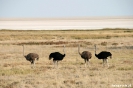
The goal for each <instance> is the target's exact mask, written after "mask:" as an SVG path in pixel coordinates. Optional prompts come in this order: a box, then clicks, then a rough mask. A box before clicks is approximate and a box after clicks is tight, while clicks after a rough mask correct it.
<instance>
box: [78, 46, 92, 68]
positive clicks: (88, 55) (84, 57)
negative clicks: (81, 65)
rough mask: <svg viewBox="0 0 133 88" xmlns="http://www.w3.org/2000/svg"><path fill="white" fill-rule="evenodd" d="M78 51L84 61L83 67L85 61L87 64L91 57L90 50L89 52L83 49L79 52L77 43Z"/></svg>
mask: <svg viewBox="0 0 133 88" xmlns="http://www.w3.org/2000/svg"><path fill="white" fill-rule="evenodd" d="M78 53H79V55H80V56H81V57H82V58H83V59H84V61H85V67H86V63H87V65H88V63H89V61H90V59H91V57H92V54H91V52H89V51H83V52H82V53H80V45H79V46H78Z"/></svg>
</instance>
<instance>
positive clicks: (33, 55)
mask: <svg viewBox="0 0 133 88" xmlns="http://www.w3.org/2000/svg"><path fill="white" fill-rule="evenodd" d="M23 56H24V57H25V58H26V60H28V61H30V62H31V68H33V67H34V65H35V60H39V55H38V54H36V53H29V54H27V55H24V45H23Z"/></svg>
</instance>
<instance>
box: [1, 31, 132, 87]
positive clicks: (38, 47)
mask: <svg viewBox="0 0 133 88" xmlns="http://www.w3.org/2000/svg"><path fill="white" fill-rule="evenodd" d="M23 44H24V45H25V54H28V53H30V52H34V53H38V54H39V56H40V58H39V61H36V65H35V68H34V69H31V65H30V62H28V61H26V59H25V58H24V57H23V48H22V45H23ZM78 44H80V45H81V49H80V51H81V52H82V51H85V50H89V51H90V52H91V53H92V54H93V56H92V59H91V61H90V62H91V63H90V66H89V67H86V68H85V67H84V60H83V59H81V57H80V56H79V54H78ZM94 44H97V47H98V50H97V53H99V52H100V51H103V50H107V51H110V52H111V53H112V55H113V57H112V59H109V65H110V67H109V68H108V67H103V65H102V60H98V59H97V58H96V57H95V55H94V54H95V53H94ZM63 45H65V46H66V49H65V50H66V57H65V58H64V60H63V61H61V62H59V67H58V69H55V68H54V65H53V62H52V60H51V61H50V60H49V59H48V56H49V54H50V53H51V52H54V51H59V52H61V53H63ZM0 50H1V51H0V88H118V87H119V88H133V30H128V29H123V30H122V29H104V30H90V31H87V30H84V31H78V30H71V31H21V30H20V31H17V30H15V31H13V30H1V31H0Z"/></svg>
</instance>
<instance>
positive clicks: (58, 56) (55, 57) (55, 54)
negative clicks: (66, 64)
mask: <svg viewBox="0 0 133 88" xmlns="http://www.w3.org/2000/svg"><path fill="white" fill-rule="evenodd" d="M63 52H64V54H61V53H59V52H53V53H51V54H50V55H49V60H51V59H52V58H53V63H54V66H55V64H56V67H58V61H62V60H63V58H64V57H65V46H64V49H63Z"/></svg>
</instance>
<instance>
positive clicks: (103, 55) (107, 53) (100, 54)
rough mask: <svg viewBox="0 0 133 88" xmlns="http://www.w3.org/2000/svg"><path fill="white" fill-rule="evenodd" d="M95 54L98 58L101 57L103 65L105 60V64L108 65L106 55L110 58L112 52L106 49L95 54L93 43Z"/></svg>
mask: <svg viewBox="0 0 133 88" xmlns="http://www.w3.org/2000/svg"><path fill="white" fill-rule="evenodd" d="M95 56H96V57H97V58H98V59H103V66H104V65H105V62H106V64H107V65H108V67H109V64H108V60H107V59H108V57H110V59H111V58H112V54H111V53H110V52H108V51H101V52H100V53H99V54H96V45H95Z"/></svg>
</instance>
